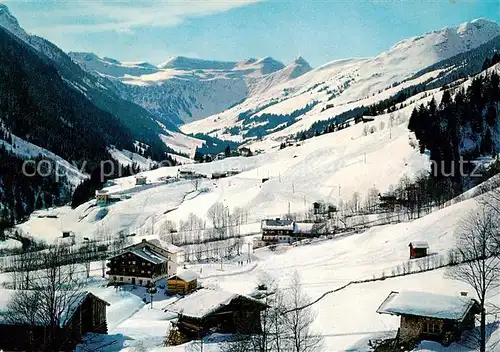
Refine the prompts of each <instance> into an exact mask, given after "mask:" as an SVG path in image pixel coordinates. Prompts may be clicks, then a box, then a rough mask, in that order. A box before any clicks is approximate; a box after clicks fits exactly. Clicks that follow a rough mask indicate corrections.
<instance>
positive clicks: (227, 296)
mask: <svg viewBox="0 0 500 352" xmlns="http://www.w3.org/2000/svg"><path fill="white" fill-rule="evenodd" d="M237 297H244V298H246V299H248V300H249V301H252V302H256V303H257V304H261V305H263V306H264V304H263V303H262V302H260V301H257V300H255V299H253V298H251V297H247V296H243V295H239V294H236V293H231V292H226V291H218V290H210V289H207V288H202V289H200V290H198V291H196V292H193V293H192V294H190V295H188V296H186V297H184V298H181V299H180V300H178V301H176V302H175V303H172V304H170V305H168V306H166V307H165V308H164V309H165V310H166V311H169V312H173V313H177V314H182V315H185V316H189V317H192V318H197V319H202V318H204V317H206V316H207V315H209V314H211V313H213V312H215V311H217V310H218V309H220V308H222V307H224V306H227V305H228V304H229V303H231V301H232V300H233V299H235V298H237Z"/></svg>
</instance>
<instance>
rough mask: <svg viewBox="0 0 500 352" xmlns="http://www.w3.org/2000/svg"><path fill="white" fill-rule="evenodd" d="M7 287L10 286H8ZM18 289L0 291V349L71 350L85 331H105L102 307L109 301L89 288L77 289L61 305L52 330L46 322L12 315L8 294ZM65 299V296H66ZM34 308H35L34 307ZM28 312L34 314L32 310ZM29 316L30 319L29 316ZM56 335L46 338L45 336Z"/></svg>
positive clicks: (103, 332)
mask: <svg viewBox="0 0 500 352" xmlns="http://www.w3.org/2000/svg"><path fill="white" fill-rule="evenodd" d="M9 291H10V290H9ZM18 293H19V291H11V292H10V294H9V292H7V291H3V292H2V300H0V336H1V338H0V349H1V350H4V351H33V350H36V351H38V350H52V348H53V346H58V350H62V351H73V350H74V348H75V347H76V345H77V344H79V343H80V342H81V341H82V337H83V335H85V334H86V333H98V334H107V332H108V327H107V322H106V307H107V306H109V304H108V303H107V302H105V301H103V300H102V299H100V298H99V297H97V296H95V295H93V294H92V293H90V292H80V293H77V294H75V295H74V296H72V297H71V298H70V299H69V302H68V304H67V305H65V307H62V308H64V310H63V312H62V314H61V316H60V321H59V324H58V326H57V327H56V328H55V331H54V333H52V331H53V330H52V328H51V327H50V326H49V325H48V322H47V321H46V320H44V319H43V317H41V319H40V321H39V322H37V321H36V318H35V321H29V322H28V321H27V320H28V318H27V317H25V316H24V315H22V316H19V317H13V314H11V313H9V311H8V304H9V302H10V300H11V298H12V297H13V296H14V295H15V294H18ZM66 299H67V298H66ZM34 310H36V308H35V309H34ZM31 316H35V317H36V316H38V314H37V313H36V312H35V311H34V312H33V314H32V315H31ZM31 316H30V318H29V319H30V320H31ZM51 335H54V336H56V338H55V339H52V340H50V338H49V336H51Z"/></svg>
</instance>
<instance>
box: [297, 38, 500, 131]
mask: <svg viewBox="0 0 500 352" xmlns="http://www.w3.org/2000/svg"><path fill="white" fill-rule="evenodd" d="M499 42H500V36H498V37H496V38H495V39H493V40H491V41H490V42H488V43H485V44H483V45H482V46H480V47H478V48H476V49H473V50H471V51H468V52H466V53H462V54H459V55H456V56H454V57H452V58H450V59H447V60H444V61H441V62H439V63H437V64H435V65H432V66H431V67H430V68H427V69H425V70H422V71H420V72H419V73H417V74H415V75H414V76H413V77H412V78H410V79H408V80H413V79H416V78H418V77H420V76H422V75H423V74H425V73H428V72H432V71H435V70H438V69H445V68H449V67H452V66H453V67H454V69H453V70H452V71H451V72H448V71H446V72H444V73H441V74H439V75H438V77H437V78H430V79H428V80H427V81H425V82H422V83H419V84H415V85H412V86H410V87H407V88H404V89H402V90H400V91H399V92H397V93H396V94H395V95H393V96H391V97H389V98H387V99H384V100H381V101H379V102H377V103H374V104H371V105H368V106H364V105H361V106H359V107H356V108H354V109H351V110H348V111H345V112H342V113H340V114H338V115H335V116H333V117H331V118H329V119H327V120H322V121H316V122H315V123H313V124H312V125H311V127H310V128H309V129H308V130H306V131H301V132H299V133H297V134H296V138H297V139H301V140H303V139H308V138H311V137H317V136H320V135H322V134H326V133H332V132H336V131H340V130H342V129H344V128H346V127H348V126H349V124H348V121H349V120H354V121H355V123H358V122H361V121H362V117H363V116H377V115H380V114H385V113H389V112H394V111H396V110H399V109H402V108H404V107H405V106H406V103H404V102H405V101H406V100H408V99H409V98H411V97H413V96H415V95H417V94H419V93H422V92H426V91H428V90H430V89H435V88H438V87H443V89H447V88H449V87H448V85H452V83H453V82H456V81H457V80H460V79H466V78H467V77H469V76H470V75H475V74H477V73H479V72H481V71H484V70H486V69H487V68H489V67H491V66H493V65H495V64H497V63H498V62H499V60H500V54H498V53H497V52H496V48H497V47H498V43H499ZM399 84H400V83H395V84H393V85H392V86H391V87H388V88H387V89H389V88H392V87H394V86H397V85H399ZM382 91H383V90H380V91H378V92H377V93H378V94H379V93H381V92H382ZM426 94H427V93H425V94H424V96H425V95H426ZM373 95H375V93H374V94H373ZM398 104H399V105H398ZM334 106H335V105H334V104H327V105H325V107H323V109H322V110H321V111H326V110H328V109H331V108H333V107H334Z"/></svg>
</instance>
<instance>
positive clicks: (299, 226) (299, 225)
mask: <svg viewBox="0 0 500 352" xmlns="http://www.w3.org/2000/svg"><path fill="white" fill-rule="evenodd" d="M314 225H315V224H314V223H312V222H296V223H295V224H294V227H293V232H294V233H311V232H313V229H314Z"/></svg>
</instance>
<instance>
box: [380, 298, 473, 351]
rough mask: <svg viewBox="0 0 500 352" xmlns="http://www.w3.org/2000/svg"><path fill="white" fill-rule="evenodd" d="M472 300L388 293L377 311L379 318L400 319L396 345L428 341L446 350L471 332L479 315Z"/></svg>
mask: <svg viewBox="0 0 500 352" xmlns="http://www.w3.org/2000/svg"><path fill="white" fill-rule="evenodd" d="M480 311H481V310H480V307H479V304H478V302H477V301H476V300H475V299H472V298H469V297H467V296H464V295H460V296H458V295H457V296H446V295H440V294H436V293H429V292H414V291H407V292H391V293H390V294H389V296H388V297H387V298H386V299H385V300H384V302H382V304H381V305H380V307H379V308H378V309H377V313H379V314H390V315H397V316H400V317H401V323H400V328H399V332H398V340H399V343H400V344H408V343H411V342H419V341H422V340H432V341H437V342H440V343H441V344H443V345H445V346H448V345H450V344H451V343H452V342H453V341H458V340H459V339H460V337H461V336H462V334H463V333H464V332H465V331H467V330H471V329H474V326H475V315H476V314H479V313H480Z"/></svg>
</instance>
